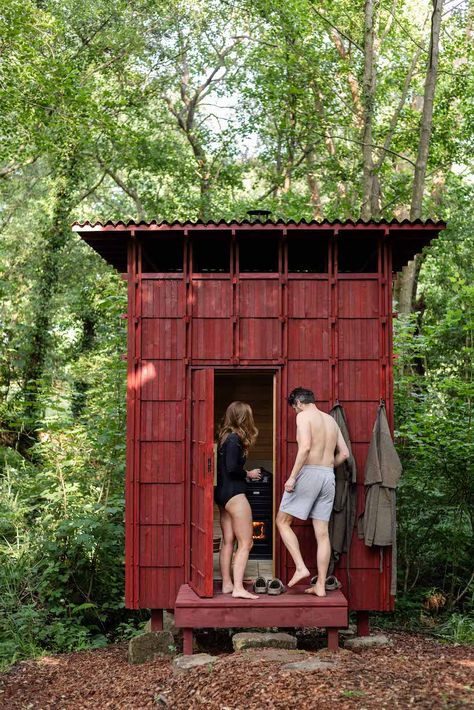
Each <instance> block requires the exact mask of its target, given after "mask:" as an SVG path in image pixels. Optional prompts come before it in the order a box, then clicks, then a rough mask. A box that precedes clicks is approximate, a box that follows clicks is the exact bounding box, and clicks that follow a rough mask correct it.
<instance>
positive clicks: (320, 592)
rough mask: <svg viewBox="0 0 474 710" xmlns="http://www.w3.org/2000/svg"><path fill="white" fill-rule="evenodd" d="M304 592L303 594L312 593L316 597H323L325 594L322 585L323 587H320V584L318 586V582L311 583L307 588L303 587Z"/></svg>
mask: <svg viewBox="0 0 474 710" xmlns="http://www.w3.org/2000/svg"><path fill="white" fill-rule="evenodd" d="M304 593H305V594H314V595H315V596H317V597H325V596H326V589H325V588H324V587H323V589H321V586H318V584H317V583H316V584H315V585H313V586H312V587H310V588H309V589H305V590H304Z"/></svg>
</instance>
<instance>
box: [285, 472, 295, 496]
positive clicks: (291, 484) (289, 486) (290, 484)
mask: <svg viewBox="0 0 474 710" xmlns="http://www.w3.org/2000/svg"><path fill="white" fill-rule="evenodd" d="M295 483H296V478H295V477H294V476H290V477H289V479H288V480H287V482H286V483H285V491H286V492H287V493H292V492H293V491H294V490H295Z"/></svg>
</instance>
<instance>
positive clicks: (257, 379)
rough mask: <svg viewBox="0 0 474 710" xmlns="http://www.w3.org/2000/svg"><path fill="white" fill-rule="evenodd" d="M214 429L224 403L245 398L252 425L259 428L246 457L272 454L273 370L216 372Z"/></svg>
mask: <svg viewBox="0 0 474 710" xmlns="http://www.w3.org/2000/svg"><path fill="white" fill-rule="evenodd" d="M215 392H216V395H215V404H214V407H215V408H214V412H215V422H216V433H217V430H218V428H219V424H220V422H221V420H222V418H223V416H224V414H225V410H226V409H227V406H228V405H229V404H230V403H231V402H234V401H235V400H240V401H241V402H242V401H243V402H247V403H248V404H250V406H251V407H252V412H253V415H254V420H255V425H256V427H257V429H258V431H259V434H258V438H257V441H256V442H255V445H254V446H253V447H252V449H251V450H250V452H249V459H267V460H271V459H272V458H273V451H272V449H273V411H272V410H273V374H272V373H268V372H267V373H266V372H259V373H248V372H246V373H243V372H241V373H238V374H237V373H234V374H230V373H229V374H221V373H216V378H215Z"/></svg>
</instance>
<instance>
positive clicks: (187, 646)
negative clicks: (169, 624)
mask: <svg viewBox="0 0 474 710" xmlns="http://www.w3.org/2000/svg"><path fill="white" fill-rule="evenodd" d="M183 653H184V655H185V656H192V655H193V630H192V629H183Z"/></svg>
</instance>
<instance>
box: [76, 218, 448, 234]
mask: <svg viewBox="0 0 474 710" xmlns="http://www.w3.org/2000/svg"><path fill="white" fill-rule="evenodd" d="M372 224H373V225H386V226H403V225H407V226H412V225H422V226H433V227H441V228H443V227H445V226H446V222H444V221H443V220H437V221H435V220H432V219H426V220H421V219H415V220H409V219H403V220H398V219H392V220H387V219H371V220H363V219H357V220H352V219H347V220H339V219H334V220H327V219H324V220H316V219H313V220H309V221H308V220H305V219H301V220H299V221H296V220H294V219H289V220H283V219H277V220H273V219H266V220H264V221H261V220H258V219H254V220H249V219H243V220H231V221H227V220H224V219H221V220H218V221H215V220H212V219H211V220H209V221H207V222H206V221H203V220H200V219H198V220H196V221H192V220H186V221H184V222H181V221H180V220H173V221H171V222H169V221H167V220H162V221H161V222H158V221H157V220H155V219H153V220H151V222H145V221H143V220H142V221H141V222H135V221H134V220H129V221H128V222H123V221H122V220H119V221H118V222H113V221H112V220H108V221H107V222H100V221H97V222H89V221H86V222H74V224H73V225H72V226H73V229H74V230H75V231H79V229H87V228H91V229H97V228H101V227H113V228H117V227H118V228H137V227H138V228H139V227H144V228H146V227H153V226H156V227H182V228H183V229H184V228H186V227H197V226H203V227H208V226H213V227H235V226H238V227H247V226H248V227H262V226H281V227H288V226H293V225H307V226H312V225H315V226H316V225H317V226H327V227H337V226H342V227H344V226H359V225H364V226H368V225H372Z"/></svg>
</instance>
